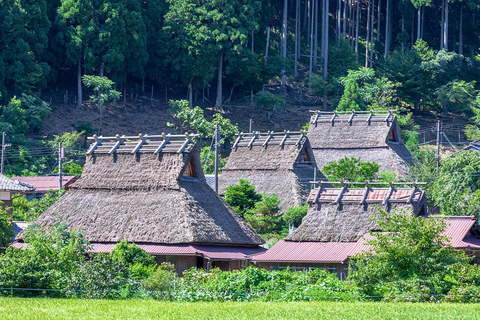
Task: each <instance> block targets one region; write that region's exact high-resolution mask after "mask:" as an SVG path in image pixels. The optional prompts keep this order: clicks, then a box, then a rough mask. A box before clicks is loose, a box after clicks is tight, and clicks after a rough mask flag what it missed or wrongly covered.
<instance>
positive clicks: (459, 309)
mask: <svg viewBox="0 0 480 320" xmlns="http://www.w3.org/2000/svg"><path fill="white" fill-rule="evenodd" d="M0 318H1V319H102V320H105V319H478V318H480V304H479V305H475V304H447V303H441V304H428V303H382V302H378V303H363V302H290V303H288V302H278V303H277V302H245V303H243V302H222V303H215V302H204V303H202V302H196V303H178V302H157V301H145V300H126V301H121V300H116V301H108V300H65V299H21V298H0Z"/></svg>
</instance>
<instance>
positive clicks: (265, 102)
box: [253, 91, 286, 110]
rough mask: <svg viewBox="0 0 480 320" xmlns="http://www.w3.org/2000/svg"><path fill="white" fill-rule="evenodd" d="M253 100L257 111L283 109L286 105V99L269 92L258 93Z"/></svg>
mask: <svg viewBox="0 0 480 320" xmlns="http://www.w3.org/2000/svg"><path fill="white" fill-rule="evenodd" d="M253 99H254V102H255V109H256V110H259V109H260V110H272V109H275V108H279V109H283V108H285V104H286V101H285V99H283V98H282V97H279V96H276V95H274V94H273V93H271V92H268V91H260V92H258V93H257V94H256V95H255V97H254V98H253Z"/></svg>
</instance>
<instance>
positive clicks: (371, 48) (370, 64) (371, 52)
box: [369, 0, 375, 68]
mask: <svg viewBox="0 0 480 320" xmlns="http://www.w3.org/2000/svg"><path fill="white" fill-rule="evenodd" d="M374 17H375V0H372V13H371V16H370V19H371V21H370V59H369V60H370V62H369V66H370V68H372V66H373V47H374V45H375V44H374V41H373V29H375V24H374Z"/></svg>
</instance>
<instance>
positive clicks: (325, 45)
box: [323, 0, 330, 110]
mask: <svg viewBox="0 0 480 320" xmlns="http://www.w3.org/2000/svg"><path fill="white" fill-rule="evenodd" d="M329 11H330V10H329V1H328V0H325V7H324V14H323V16H324V17H325V24H324V25H323V33H324V38H323V39H324V40H323V51H324V53H323V79H324V80H327V77H328V16H329V15H328V14H329ZM323 109H324V110H326V109H327V93H326V91H324V96H323Z"/></svg>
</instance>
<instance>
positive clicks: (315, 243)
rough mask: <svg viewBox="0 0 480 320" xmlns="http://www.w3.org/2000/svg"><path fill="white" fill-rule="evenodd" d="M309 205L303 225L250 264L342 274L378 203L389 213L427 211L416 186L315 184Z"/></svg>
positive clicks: (371, 226) (373, 228)
mask: <svg viewBox="0 0 480 320" xmlns="http://www.w3.org/2000/svg"><path fill="white" fill-rule="evenodd" d="M308 206H309V207H308V213H307V215H306V216H305V217H304V218H303V221H302V224H301V225H300V226H299V227H298V228H297V229H296V230H295V231H294V232H293V233H291V234H290V235H288V236H287V237H286V238H285V239H284V240H281V241H279V242H278V243H277V244H275V245H274V246H273V247H272V248H270V249H269V250H268V251H266V252H264V253H260V254H258V255H253V256H251V257H250V258H251V259H252V261H253V263H254V264H256V265H257V266H259V267H261V268H265V269H269V270H272V269H282V268H287V267H290V268H291V269H294V270H303V269H308V268H324V269H327V270H329V271H330V272H334V273H337V275H338V277H339V278H340V279H344V278H345V277H346V276H347V270H348V260H349V258H350V257H351V256H353V255H355V254H356V253H357V252H359V244H358V241H359V240H361V239H362V238H363V237H364V235H365V234H367V233H368V232H369V231H376V230H378V225H377V223H376V222H375V221H374V220H372V219H371V218H372V215H375V214H378V213H379V211H378V208H380V209H382V210H386V211H388V212H390V211H391V210H392V209H393V208H396V209H399V210H405V211H406V212H408V213H409V214H413V215H415V216H425V215H426V213H427V205H426V196H425V192H424V191H423V190H421V189H418V188H417V187H416V186H413V187H412V188H396V187H395V186H394V185H391V186H390V187H389V188H384V187H378V188H377V187H374V186H372V185H367V186H366V187H365V188H348V187H347V185H344V186H343V187H342V188H325V187H323V186H320V188H317V189H314V190H312V191H311V193H310V195H309V197H308ZM360 247H361V246H360Z"/></svg>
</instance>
